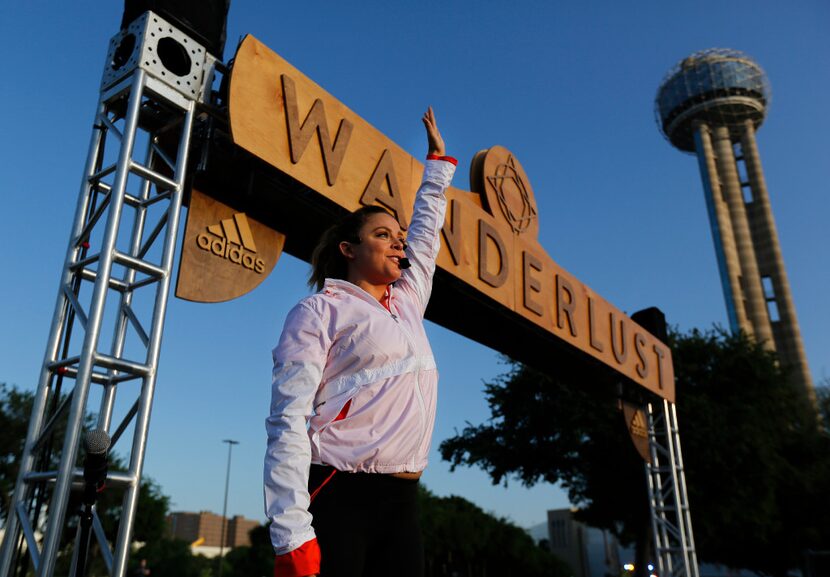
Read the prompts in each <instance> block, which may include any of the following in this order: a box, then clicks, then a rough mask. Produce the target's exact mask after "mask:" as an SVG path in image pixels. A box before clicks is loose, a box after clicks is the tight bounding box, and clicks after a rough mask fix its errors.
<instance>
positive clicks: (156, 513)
mask: <svg viewBox="0 0 830 577" xmlns="http://www.w3.org/2000/svg"><path fill="white" fill-rule="evenodd" d="M33 400H34V393H33V392H31V391H22V390H20V389H18V388H17V387H13V386H12V387H9V386H7V385H5V384H0V443H2V444H0V447H1V448H0V491H2V493H1V494H0V495H1V496H0V507H2V519H3V521H2V522H3V523H5V520H6V517H7V514H8V510H9V502H10V499H11V494H12V492H13V490H14V485H15V482H16V481H17V475H18V471H19V467H20V455H21V454H22V452H23V444H24V442H25V439H26V433H27V429H28V423H29V418H30V416H31V412H32V403H33ZM93 426H94V425H93V421H92V419H91V418H89V419H87V423H86V427H87V428H92V427H93ZM64 431H65V424H64V423H58V424H57V425H56V427H55V436H56V438H58V439H60V438H61V437H62V436H63V433H64ZM80 459H82V457H81V456H79V463H78V464H79V466H80V464H81V461H80ZM57 462H58V455H57V450H56V451H52V452H51V454H50V456H49V463H48V465H49V467H51V468H55V467H56V466H57ZM109 468H110V470H114V471H115V470H122V471H123V470H126V466H125V465H124V461H123V459H122V458H121V457H120V456H119V455H117V454H115V453H111V454H110V455H109ZM122 498H123V492H121V491H118V490H114V489H107V490H105V491H104V492H102V493H101V494H100V495H99V497H98V501H97V505H96V508H97V512H98V516H99V518H100V519H101V524H102V526H103V527H104V530H105V533H106V534H107V536H108V537H109V539H110V541H111V542H114V540H115V534H116V530H117V527H118V522H119V519H120V515H121V506H122ZM169 505H170V499H169V497H167V496H166V495H164V494H163V493H162V491H161V487H159V485H158V484H157V483H155V482H154V481H153V480H152V479H151V478H149V477H147V476H144V478H143V479H142V480H141V485H140V486H139V497H138V507H137V510H136V517H135V525H134V530H133V539H134V540H135V541H137V542H147V543H150V542H159V541H162V540H164V537H165V532H166V523H165V518H166V516H167V514H168V511H169ZM44 506H48V501H47V502H45V503H44ZM80 509H81V495H80V494H79V493H72V495H71V496H70V501H69V505H68V507H67V519H66V521H67V525H66V527H65V528H64V531H63V534H62V543H63V545H62V548H66V549H67V550H71V547H72V544H73V541H74V538H75V534H76V531H77V524H78V520H79V516H78V512H79V511H80ZM97 548H98V545H97V542H96V541H95V540H94V539H93V540H92V544H91V552H90V555H89V561H90V563H91V565H90V574H92V573H93V572H94V571H95V570H98V569H100V570H101V571H103V565H102V562H101V560H100V554H98V553H97ZM26 559H28V558H27V557H26ZM70 559H71V552H70V553H68V554H66V555H61V557H60V559H59V568H60V567H63V568H65V569H66V570H68V563H69V562H70ZM99 566H100V567H99Z"/></svg>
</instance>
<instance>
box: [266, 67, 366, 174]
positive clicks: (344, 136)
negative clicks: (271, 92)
mask: <svg viewBox="0 0 830 577" xmlns="http://www.w3.org/2000/svg"><path fill="white" fill-rule="evenodd" d="M281 79H282V92H283V95H284V97H285V121H286V124H287V125H288V138H289V144H290V146H291V162H293V163H294V164H297V163H298V162H300V159H301V158H302V157H303V153H304V152H305V149H306V148H307V147H308V143H309V142H310V141H311V138H312V137H313V136H314V134H315V133H317V137H318V138H319V140H320V151H321V152H322V155H323V167H324V168H325V170H326V181H327V182H328V183H329V186H334V183H335V182H336V181H337V173H338V172H339V171H340V165H341V164H342V163H343V157H344V156H345V155H346V148H347V147H348V146H349V139H350V138H351V136H352V128H353V124H352V123H351V122H349V121H348V120H347V119H345V118H343V119H342V120H341V121H340V126H339V127H338V129H337V136H335V137H334V145H332V143H331V138H330V137H329V125H328V122H326V107H325V105H324V104H323V101H322V100H320V99H319V98H318V99H316V100H315V101H314V104H312V105H311V110H309V111H308V114H307V115H306V117H305V120H303V123H302V125H300V111H299V107H298V105H297V89H296V88H295V87H294V81H293V80H292V79H291V78H290V77H288V76H286V75H285V74H283V75H282V77H281Z"/></svg>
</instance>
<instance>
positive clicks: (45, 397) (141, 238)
mask: <svg viewBox="0 0 830 577" xmlns="http://www.w3.org/2000/svg"><path fill="white" fill-rule="evenodd" d="M217 64H218V63H217V62H216V59H215V58H214V57H212V56H211V55H210V54H208V53H207V52H206V50H205V48H204V47H203V46H201V45H200V44H199V43H198V42H196V41H194V40H193V39H192V38H191V37H189V36H188V35H186V34H184V33H182V32H181V31H179V30H178V29H176V28H175V27H174V26H173V25H171V24H169V23H168V22H167V21H165V20H164V19H162V18H160V17H159V16H157V15H156V14H154V13H152V12H146V13H145V14H143V15H142V16H141V17H139V18H138V19H136V20H135V21H134V22H132V24H130V25H129V26H128V27H126V28H125V29H124V30H122V31H121V32H119V34H117V35H116V36H115V37H113V39H112V40H111V42H110V48H109V53H108V56H107V61H106V65H105V69H104V75H103V80H102V84H101V92H100V98H99V102H98V108H97V111H96V115H95V120H94V123H93V129H92V138H91V142H90V146H89V152H88V157H87V162H86V167H85V172H84V176H83V179H82V182H81V189H80V194H79V198H78V204H77V209H76V212H75V217H74V221H73V224H72V229H71V233H70V239H69V246H68V249H67V252H66V259H65V261H64V265H63V271H62V275H61V280H60V286H59V288H58V296H57V302H56V305H55V311H54V317H53V320H52V325H51V329H50V333H49V340H48V344H47V348H46V354H45V358H44V361H43V365H42V368H41V372H40V378H39V382H38V388H37V391H36V393H35V398H34V406H33V410H32V417H31V419H30V422H29V429H28V433H27V437H26V443H25V448H24V452H23V457H22V460H21V464H20V474H19V477H18V479H17V484H16V486H15V490H14V493H13V496H12V501H11V507H10V512H9V517H8V519H7V520H6V526H5V536H4V540H3V545H2V550H0V577H10V576H12V575H23V574H25V573H26V571H27V570H29V569H34V572H35V574H36V575H38V576H39V577H47V576H51V575H53V574H54V573H55V572H56V564H58V563H63V564H66V560H65V559H64V557H65V551H66V547H65V544H66V543H68V542H69V541H70V540H71V536H70V537H67V536H65V535H64V532H65V529H66V528H67V527H68V526H70V525H71V524H72V523H74V522H75V520H76V515H75V507H76V506H77V505H76V503H77V494H78V489H81V488H83V487H84V476H83V469H82V468H81V467H80V466H79V444H80V441H81V438H82V437H83V434H84V431H85V430H87V429H91V428H95V429H101V430H102V431H103V432H104V433H106V435H109V436H110V437H111V445H112V446H116V445H118V448H119V454H120V455H122V456H124V459H125V467H124V468H125V469H126V470H124V471H117V472H116V471H112V470H111V471H109V473H108V474H107V478H106V484H107V487H108V488H109V489H110V490H112V489H120V490H123V502H122V506H121V514H120V518H119V519H117V528H115V529H113V530H112V531H111V534H110V535H107V534H106V533H105V530H104V527H103V526H102V523H101V519H100V518H99V516H98V515H97V513H96V512H95V510H94V507H93V508H92V511H93V513H92V528H93V533H94V535H95V537H96V538H97V542H98V548H93V550H97V549H100V551H101V556H102V557H103V562H104V564H105V565H106V567H107V569H108V571H109V573H110V575H113V576H116V577H121V576H123V575H124V573H125V571H126V563H127V558H128V553H129V544H130V541H131V536H132V532H133V526H134V520H135V512H136V504H137V501H138V495H139V485H140V480H141V472H142V466H143V463H144V454H145V447H146V441H147V431H148V427H149V422H150V413H151V409H152V403H153V392H154V388H155V384H156V374H157V367H158V362H159V350H160V346H161V338H162V328H163V325H164V318H165V311H166V308H167V302H168V292H169V287H170V280H171V276H172V273H173V261H174V258H173V256H174V251H175V245H176V241H177V234H178V227H179V217H180V213H181V207H182V197H183V194H184V189H185V172H186V166H187V160H188V151H189V146H190V137H191V130H192V127H193V124H194V117H195V114H196V111H197V105H198V104H199V103H200V102H204V101H205V100H206V99H207V98H208V96H209V94H210V86H211V84H212V82H213V75H214V69H215V67H216V66H217ZM110 331H111V332H110ZM108 332H109V335H111V336H110V337H108V336H107V333H108ZM117 392H118V393H119V394H120V395H121V396H120V397H117V396H116V393H117ZM91 393H94V394H91ZM96 401H97V403H98V406H97V407H94V406H93V405H94V404H95V403H96ZM119 407H123V410H121V409H119ZM130 432H132V441H131V443H130V439H129V437H130V435H129V433H130ZM125 433H127V434H126V435H125ZM106 435H105V436H106ZM119 441H120V443H119ZM73 491H75V493H74V494H73ZM73 503H75V504H73ZM67 533H68V532H67ZM78 535H80V531H79V532H78ZM110 542H112V543H113V545H112V546H111V545H110ZM76 548H77V547H76ZM74 554H75V557H77V554H78V553H77V551H76V552H75V553H74ZM75 562H76V559H74V558H73V561H72V562H71V565H74V564H75ZM57 566H61V565H57ZM63 571H64V569H61V572H63ZM76 571H77V570H76V567H74V566H70V568H69V573H70V574H71V575H74V574H76Z"/></svg>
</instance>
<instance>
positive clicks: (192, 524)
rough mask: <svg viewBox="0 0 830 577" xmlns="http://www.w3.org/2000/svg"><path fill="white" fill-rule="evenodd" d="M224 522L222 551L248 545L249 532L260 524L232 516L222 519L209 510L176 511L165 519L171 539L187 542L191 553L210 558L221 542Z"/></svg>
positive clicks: (239, 516) (215, 552)
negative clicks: (190, 546)
mask: <svg viewBox="0 0 830 577" xmlns="http://www.w3.org/2000/svg"><path fill="white" fill-rule="evenodd" d="M223 521H225V544H224V548H225V549H226V550H228V549H233V548H234V547H243V546H250V544H251V538H250V535H249V533H250V531H251V529H253V528H254V527H256V526H258V525H260V524H261V523H260V522H259V521H253V520H251V519H246V518H245V517H242V516H241V515H235V516H234V517H233V518H231V519H227V520H225V518H224V517H222V516H221V515H217V514H215V513H211V512H210V511H200V512H198V513H191V512H188V511H177V512H175V513H171V514H170V515H168V516H167V531H168V533H169V535H170V536H171V537H173V538H174V539H181V540H182V541H187V542H188V543H191V544H192V546H193V548H194V552H196V553H200V554H202V555H205V556H206V557H212V556H214V555H218V554H219V549H220V545H221V543H222V523H223Z"/></svg>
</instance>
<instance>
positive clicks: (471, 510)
mask: <svg viewBox="0 0 830 577" xmlns="http://www.w3.org/2000/svg"><path fill="white" fill-rule="evenodd" d="M419 507H420V510H421V526H422V530H423V535H424V551H425V561H426V576H427V577H445V576H448V575H455V576H458V577H477V576H479V575H481V576H484V575H523V576H525V577H534V576H539V577H542V576H547V577H559V576H561V577H565V576H567V575H570V574H571V573H572V572H571V571H570V569H569V568H568V567H567V565H565V564H564V563H563V562H562V561H560V560H559V559H558V558H557V557H555V556H554V555H552V554H551V553H549V552H548V551H546V550H544V549H543V548H541V547H539V546H538V545H536V544H535V543H534V542H533V539H532V538H531V537H530V535H528V534H527V533H526V532H525V531H524V530H522V529H520V528H519V527H516V526H515V525H513V524H512V523H510V522H509V521H507V520H505V519H501V518H497V517H494V516H493V515H490V514H488V513H485V512H484V511H482V510H481V509H480V508H479V507H477V506H476V505H474V504H473V503H471V502H469V501H467V500H466V499H463V498H461V497H457V496H452V497H436V496H435V495H433V494H432V493H430V492H429V491H428V490H427V489H426V488H424V487H423V486H422V487H421V488H420V492H419Z"/></svg>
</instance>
